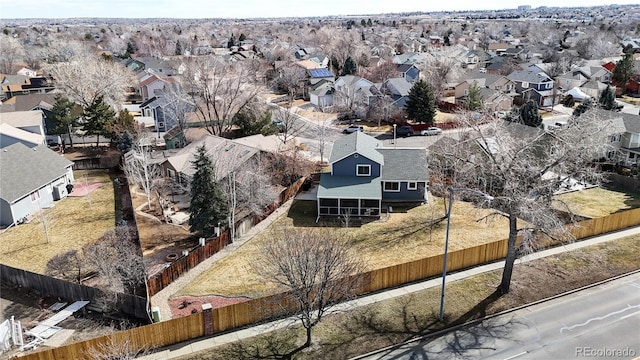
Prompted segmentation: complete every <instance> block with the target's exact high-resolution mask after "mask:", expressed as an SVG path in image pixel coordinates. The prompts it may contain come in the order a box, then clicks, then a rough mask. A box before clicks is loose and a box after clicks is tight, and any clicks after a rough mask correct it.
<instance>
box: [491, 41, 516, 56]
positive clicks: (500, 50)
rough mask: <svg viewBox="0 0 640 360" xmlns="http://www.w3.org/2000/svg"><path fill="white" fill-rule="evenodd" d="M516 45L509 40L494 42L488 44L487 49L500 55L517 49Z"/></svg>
mask: <svg viewBox="0 0 640 360" xmlns="http://www.w3.org/2000/svg"><path fill="white" fill-rule="evenodd" d="M515 48H516V46H515V45H513V44H511V43H508V42H493V43H490V44H489V45H488V46H487V51H490V52H494V53H496V55H498V56H500V55H502V54H505V53H506V52H507V50H509V49H515Z"/></svg>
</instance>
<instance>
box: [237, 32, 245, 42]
mask: <svg viewBox="0 0 640 360" xmlns="http://www.w3.org/2000/svg"><path fill="white" fill-rule="evenodd" d="M245 40H247V37H246V36H245V35H244V34H243V33H242V34H240V36H238V41H245Z"/></svg>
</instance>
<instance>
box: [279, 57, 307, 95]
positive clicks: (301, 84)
mask: <svg viewBox="0 0 640 360" xmlns="http://www.w3.org/2000/svg"><path fill="white" fill-rule="evenodd" d="M276 71H277V75H276V78H275V79H273V81H272V88H273V89H274V90H275V91H278V92H282V93H286V94H289V95H290V96H291V97H293V98H294V99H295V98H296V97H298V96H302V95H303V94H304V89H305V86H306V80H307V73H306V71H305V70H304V69H303V68H302V67H300V66H297V65H295V64H293V63H291V64H287V65H285V66H283V67H280V68H279V69H277V70H276Z"/></svg>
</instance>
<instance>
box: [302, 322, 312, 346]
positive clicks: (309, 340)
mask: <svg viewBox="0 0 640 360" xmlns="http://www.w3.org/2000/svg"><path fill="white" fill-rule="evenodd" d="M306 330H307V341H306V342H305V343H304V345H303V346H302V348H303V349H304V348H308V347H309V346H311V326H309V327H307V329H306Z"/></svg>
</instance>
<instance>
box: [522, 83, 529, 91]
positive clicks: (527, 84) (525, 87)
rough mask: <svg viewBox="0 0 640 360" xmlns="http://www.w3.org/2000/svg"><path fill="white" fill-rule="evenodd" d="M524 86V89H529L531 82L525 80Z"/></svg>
mask: <svg viewBox="0 0 640 360" xmlns="http://www.w3.org/2000/svg"><path fill="white" fill-rule="evenodd" d="M522 87H523V88H524V89H528V88H529V82H527V81H523V82H522Z"/></svg>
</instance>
